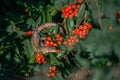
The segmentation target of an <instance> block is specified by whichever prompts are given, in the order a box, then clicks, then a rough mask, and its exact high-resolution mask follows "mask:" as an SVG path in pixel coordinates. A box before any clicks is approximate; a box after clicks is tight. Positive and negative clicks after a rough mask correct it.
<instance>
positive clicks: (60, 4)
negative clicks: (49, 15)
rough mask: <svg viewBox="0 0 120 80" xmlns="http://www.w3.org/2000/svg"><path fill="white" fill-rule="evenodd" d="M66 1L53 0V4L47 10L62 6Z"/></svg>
mask: <svg viewBox="0 0 120 80" xmlns="http://www.w3.org/2000/svg"><path fill="white" fill-rule="evenodd" d="M67 2H68V0H55V2H54V6H53V7H52V8H50V9H49V11H52V10H55V9H59V8H61V7H63V5H64V4H65V3H67Z"/></svg>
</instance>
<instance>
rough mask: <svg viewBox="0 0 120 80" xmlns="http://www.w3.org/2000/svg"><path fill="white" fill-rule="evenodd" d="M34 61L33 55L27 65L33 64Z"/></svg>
mask: <svg viewBox="0 0 120 80" xmlns="http://www.w3.org/2000/svg"><path fill="white" fill-rule="evenodd" d="M34 61H35V54H33V55H32V57H31V58H30V60H29V63H30V64H33V63H34Z"/></svg>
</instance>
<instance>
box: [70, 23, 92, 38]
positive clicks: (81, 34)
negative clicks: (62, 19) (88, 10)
mask: <svg viewBox="0 0 120 80" xmlns="http://www.w3.org/2000/svg"><path fill="white" fill-rule="evenodd" d="M91 28H92V25H91V24H89V23H88V22H85V23H84V25H80V26H79V27H78V28H77V29H75V30H73V31H72V32H73V34H75V35H78V36H79V37H80V38H85V36H86V35H87V34H88V31H89V30H90V29H91Z"/></svg>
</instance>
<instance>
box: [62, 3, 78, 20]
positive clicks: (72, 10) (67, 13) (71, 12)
mask: <svg viewBox="0 0 120 80" xmlns="http://www.w3.org/2000/svg"><path fill="white" fill-rule="evenodd" d="M79 8H80V4H71V5H69V6H67V7H65V8H63V9H62V13H63V15H64V17H65V18H72V17H74V16H77V13H78V10H79Z"/></svg>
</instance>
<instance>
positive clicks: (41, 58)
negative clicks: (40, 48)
mask: <svg viewBox="0 0 120 80" xmlns="http://www.w3.org/2000/svg"><path fill="white" fill-rule="evenodd" d="M36 62H37V63H38V64H42V63H46V60H45V57H44V55H43V54H41V53H37V54H36Z"/></svg>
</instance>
